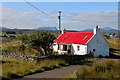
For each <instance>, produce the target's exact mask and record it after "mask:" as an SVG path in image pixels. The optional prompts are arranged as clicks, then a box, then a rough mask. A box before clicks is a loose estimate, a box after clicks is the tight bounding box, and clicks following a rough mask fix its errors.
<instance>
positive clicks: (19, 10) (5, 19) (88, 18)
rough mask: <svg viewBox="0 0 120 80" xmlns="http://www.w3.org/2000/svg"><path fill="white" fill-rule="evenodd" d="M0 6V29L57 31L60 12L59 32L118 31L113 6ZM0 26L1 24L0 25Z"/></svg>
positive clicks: (15, 4) (23, 4)
mask: <svg viewBox="0 0 120 80" xmlns="http://www.w3.org/2000/svg"><path fill="white" fill-rule="evenodd" d="M30 4H32V5H34V6H35V7H36V8H37V9H39V10H36V9H35V8H33V7H32V6H30V5H29V4H28V3H26V2H2V8H0V11H2V13H1V14H2V16H1V18H2V22H0V26H3V27H7V28H18V29H33V28H37V27H53V26H55V27H57V28H58V18H57V16H58V11H61V12H62V15H61V19H62V20H61V22H62V24H61V25H62V26H61V27H62V29H69V30H84V29H88V28H94V27H95V26H96V25H99V27H100V28H104V27H111V28H114V29H117V28H118V3H117V2H30ZM1 23H2V24H1Z"/></svg>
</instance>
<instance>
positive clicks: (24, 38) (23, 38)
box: [18, 34, 29, 44]
mask: <svg viewBox="0 0 120 80" xmlns="http://www.w3.org/2000/svg"><path fill="white" fill-rule="evenodd" d="M18 39H19V40H21V42H22V43H25V44H26V43H28V40H29V35H27V34H20V35H18Z"/></svg>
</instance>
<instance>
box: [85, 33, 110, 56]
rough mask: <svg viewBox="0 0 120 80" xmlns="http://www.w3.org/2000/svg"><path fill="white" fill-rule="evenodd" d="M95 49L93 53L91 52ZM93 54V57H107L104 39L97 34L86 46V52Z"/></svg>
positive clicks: (107, 51)
mask: <svg viewBox="0 0 120 80" xmlns="http://www.w3.org/2000/svg"><path fill="white" fill-rule="evenodd" d="M93 49H95V52H94V51H93ZM90 51H91V52H94V53H93V55H94V56H99V55H102V56H109V46H108V43H107V41H106V40H105V39H104V37H103V36H102V35H101V34H100V32H97V33H96V34H95V36H94V37H93V38H92V39H91V40H90V41H89V42H88V44H87V52H88V53H90Z"/></svg>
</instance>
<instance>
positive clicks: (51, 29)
mask: <svg viewBox="0 0 120 80" xmlns="http://www.w3.org/2000/svg"><path fill="white" fill-rule="evenodd" d="M33 30H49V31H57V30H58V29H57V28H56V27H39V28H35V29H33Z"/></svg>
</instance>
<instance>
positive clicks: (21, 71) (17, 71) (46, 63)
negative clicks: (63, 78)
mask: <svg viewBox="0 0 120 80" xmlns="http://www.w3.org/2000/svg"><path fill="white" fill-rule="evenodd" d="M2 60H3V61H4V63H3V64H2V65H0V67H1V66H2V77H3V78H7V79H11V78H18V77H21V76H24V75H28V74H32V73H36V72H41V71H45V70H51V69H54V68H57V67H60V66H61V65H62V66H63V65H67V63H66V62H64V61H63V60H61V59H56V60H54V59H49V60H42V61H39V62H37V61H23V60H22V59H16V58H7V57H3V59H2Z"/></svg>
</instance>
